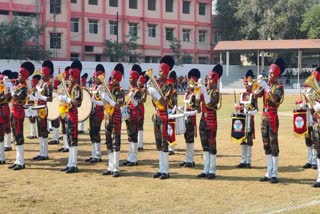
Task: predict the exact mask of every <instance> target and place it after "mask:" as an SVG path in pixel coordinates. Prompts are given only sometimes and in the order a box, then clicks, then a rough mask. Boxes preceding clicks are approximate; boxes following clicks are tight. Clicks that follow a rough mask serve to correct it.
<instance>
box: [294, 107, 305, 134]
mask: <svg viewBox="0 0 320 214" xmlns="http://www.w3.org/2000/svg"><path fill="white" fill-rule="evenodd" d="M293 132H294V134H296V135H298V136H302V135H303V136H305V135H306V134H307V133H308V120H307V109H297V110H296V109H295V110H293Z"/></svg>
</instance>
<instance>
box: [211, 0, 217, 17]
mask: <svg viewBox="0 0 320 214" xmlns="http://www.w3.org/2000/svg"><path fill="white" fill-rule="evenodd" d="M216 4H217V0H212V14H217V12H216Z"/></svg>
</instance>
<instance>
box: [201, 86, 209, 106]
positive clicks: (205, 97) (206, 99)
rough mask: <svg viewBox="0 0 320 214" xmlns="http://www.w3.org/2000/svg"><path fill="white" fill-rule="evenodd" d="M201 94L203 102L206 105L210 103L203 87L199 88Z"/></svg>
mask: <svg viewBox="0 0 320 214" xmlns="http://www.w3.org/2000/svg"><path fill="white" fill-rule="evenodd" d="M201 92H202V94H203V98H204V102H205V103H206V105H207V104H208V103H210V97H209V95H208V92H207V89H206V87H205V86H201Z"/></svg>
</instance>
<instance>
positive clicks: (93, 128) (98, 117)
mask: <svg viewBox="0 0 320 214" xmlns="http://www.w3.org/2000/svg"><path fill="white" fill-rule="evenodd" d="M100 75H102V76H103V77H104V78H105V70H104V67H103V65H101V64H98V65H97V66H96V70H95V72H94V73H93V78H92V84H91V85H90V88H89V91H90V94H91V101H92V103H93V108H92V110H91V113H90V117H89V127H90V132H89V134H90V141H91V147H92V153H91V157H89V158H88V159H86V160H85V161H86V162H90V163H97V162H101V161H102V158H101V137H100V130H101V123H102V121H103V118H104V107H103V102H102V101H101V97H100V94H99V93H98V92H99V90H100V88H101V83H102V82H101V80H100V79H99V76H100ZM104 78H103V79H104Z"/></svg>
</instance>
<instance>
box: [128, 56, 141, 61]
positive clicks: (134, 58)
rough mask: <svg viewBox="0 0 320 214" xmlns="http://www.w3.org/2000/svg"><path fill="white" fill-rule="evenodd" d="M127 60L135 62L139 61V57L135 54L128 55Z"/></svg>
mask: <svg viewBox="0 0 320 214" xmlns="http://www.w3.org/2000/svg"><path fill="white" fill-rule="evenodd" d="M129 62H131V63H137V62H139V59H138V57H137V56H129Z"/></svg>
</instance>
